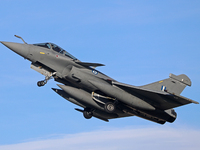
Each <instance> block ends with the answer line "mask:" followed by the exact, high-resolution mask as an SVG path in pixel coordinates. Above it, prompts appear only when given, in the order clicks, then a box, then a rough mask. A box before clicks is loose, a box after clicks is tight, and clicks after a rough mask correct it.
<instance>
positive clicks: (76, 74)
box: [1, 35, 199, 124]
mask: <svg viewBox="0 0 200 150" xmlns="http://www.w3.org/2000/svg"><path fill="white" fill-rule="evenodd" d="M15 36H16V37H18V38H20V39H22V38H21V37H20V36H17V35H15ZM22 41H23V44H21V43H13V42H2V41H1V43H2V44H3V45H5V46H6V47H8V48H9V49H11V50H12V51H14V52H15V53H17V54H19V55H20V56H22V57H24V58H25V59H28V60H29V61H31V68H32V69H34V70H35V71H37V72H39V73H41V74H43V75H44V76H45V79H44V80H41V81H38V82H37V85H38V86H39V87H42V86H44V85H45V84H47V82H48V81H49V80H50V79H54V80H55V81H56V82H59V84H57V85H58V87H59V88H52V90H53V91H55V92H56V93H57V94H59V95H60V96H62V97H63V98H65V99H66V100H68V101H70V102H72V103H74V104H76V105H78V106H80V107H82V109H81V108H80V107H79V108H75V110H77V111H79V112H81V113H83V116H84V117H85V118H86V119H90V118H92V117H96V118H98V119H101V120H104V121H109V119H114V118H121V117H128V116H138V117H141V118H144V119H147V120H150V121H153V122H156V123H159V124H164V123H166V122H170V123H172V122H174V121H175V119H176V117H177V113H176V112H175V110H174V109H173V108H175V107H179V106H182V105H186V104H189V103H195V104H199V103H198V102H196V101H194V100H191V99H189V98H186V97H183V96H181V95H180V94H181V92H182V91H183V90H184V88H185V87H186V86H191V80H190V79H189V78H188V77H187V76H186V75H184V74H181V75H174V74H170V75H169V78H167V79H164V80H159V81H158V82H154V83H151V84H147V85H144V86H132V85H128V84H124V83H121V82H118V81H116V80H114V79H112V78H110V77H108V76H107V75H105V74H103V73H101V72H100V71H98V70H96V69H95V68H96V67H100V66H104V65H103V64H100V63H89V62H82V61H80V60H79V59H77V58H76V57H74V56H73V55H71V54H70V53H68V52H67V51H65V50H64V49H62V48H61V47H59V46H58V45H56V44H53V43H49V42H47V43H39V44H27V43H26V42H25V41H24V40H23V39H22Z"/></svg>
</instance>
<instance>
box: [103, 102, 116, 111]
mask: <svg viewBox="0 0 200 150" xmlns="http://www.w3.org/2000/svg"><path fill="white" fill-rule="evenodd" d="M104 110H105V111H106V112H108V113H114V111H115V110H116V102H114V103H113V102H107V103H105V105H104Z"/></svg>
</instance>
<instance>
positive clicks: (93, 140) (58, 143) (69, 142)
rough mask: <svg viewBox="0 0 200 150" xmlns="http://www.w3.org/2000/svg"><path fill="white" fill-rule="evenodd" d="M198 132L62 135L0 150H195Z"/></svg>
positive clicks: (144, 130)
mask: <svg viewBox="0 0 200 150" xmlns="http://www.w3.org/2000/svg"><path fill="white" fill-rule="evenodd" d="M199 139H200V130H194V129H190V128H181V129H180V128H169V127H166V126H162V127H159V128H158V127H157V128H155V127H151V128H127V129H114V130H109V131H105V130H102V131H93V132H85V133H77V134H70V135H62V136H59V137H57V138H56V139H45V140H37V141H31V142H25V143H19V144H13V145H2V146H0V149H2V150H54V149H56V150H65V149H67V150H71V149H81V150H90V149H91V150H94V149H95V150H100V149H104V150H116V149H126V150H128V149H162V150H169V149H176V150H179V149H181V150H187V149H192V150H195V149H199V147H200V143H199Z"/></svg>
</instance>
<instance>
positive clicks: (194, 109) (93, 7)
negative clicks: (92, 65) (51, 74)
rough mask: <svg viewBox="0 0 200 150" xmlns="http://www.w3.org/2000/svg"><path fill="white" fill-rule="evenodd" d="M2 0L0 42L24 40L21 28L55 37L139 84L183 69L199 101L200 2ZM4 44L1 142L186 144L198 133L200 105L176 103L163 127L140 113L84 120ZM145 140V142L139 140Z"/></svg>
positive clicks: (28, 34)
mask: <svg viewBox="0 0 200 150" xmlns="http://www.w3.org/2000/svg"><path fill="white" fill-rule="evenodd" d="M0 2H1V9H0V14H1V17H0V41H11V42H21V41H20V40H19V39H17V38H15V37H14V35H15V34H17V35H20V36H22V37H23V38H24V40H25V41H26V42H27V43H30V44H33V43H40V42H53V43H56V44H57V45H59V46H61V47H62V48H64V49H65V50H67V51H68V52H70V53H71V54H72V55H74V56H75V57H77V58H78V59H80V60H81V61H86V62H97V63H103V64H105V65H106V66H104V67H99V68H98V70H100V71H102V72H103V73H105V74H107V75H109V76H111V77H112V78H114V79H116V80H118V81H120V82H123V83H127V84H131V85H136V86H139V85H144V84H148V83H151V82H154V81H158V80H161V79H164V78H168V76H169V73H173V74H176V75H179V74H186V75H187V76H188V77H189V78H190V79H191V81H192V86H191V87H186V89H185V90H184V91H183V93H182V94H181V95H183V96H185V97H188V98H191V99H193V100H196V101H199V102H200V95H199V85H200V78H199V76H200V69H199V66H200V59H199V56H200V51H199V47H200V38H199V37H200V28H199V27H200V19H199V18H200V9H199V8H200V2H199V1H196V0H192V1H189V0H175V1H172V0H168V1H165V0H164V1H154V0H153V1H147V0H141V1H135V0H126V1H122V0H110V1H105V0H102V1H92V0H88V1H81V0H77V1H70V0H66V1H64V0H60V1H54V0H50V1H47V0H43V1H37V0H34V1H33V0H29V1H25V0H18V1H14V0H6V1H3V0H1V1H0ZM0 50H1V65H0V69H1V74H0V78H1V83H0V85H1V86H0V90H1V94H0V120H1V121H0V149H27V147H26V146H27V145H38V147H34V146H32V147H31V148H32V149H34V150H35V149H53V148H52V147H57V148H58V149H64V148H63V147H68V148H69V149H70V148H71V149H78V148H80V147H78V146H77V145H79V146H82V148H83V149H92V148H93V146H94V145H93V144H92V143H91V141H93V142H94V143H95V145H96V147H97V146H99V147H100V145H104V144H105V145H104V146H105V147H103V148H104V149H121V148H122V147H124V146H130V147H129V149H131V146H135V147H138V148H149V147H154V148H160V147H161V145H162V144H163V145H166V148H169V147H168V146H169V145H170V146H171V147H170V148H173V147H174V149H177V148H179V149H182V148H183V147H185V148H186V149H187V148H188V147H190V146H191V145H192V143H193V140H194V139H195V138H198V139H199V138H200V119H199V115H200V111H199V107H200V105H195V104H189V105H186V106H182V107H180V108H176V112H177V113H178V118H177V120H176V121H175V122H174V123H172V124H170V123H166V124H165V125H163V126H161V125H158V124H155V123H153V122H149V121H146V120H144V119H140V118H138V117H128V118H122V119H116V120H110V122H109V123H106V122H103V121H101V120H98V119H95V118H92V119H91V120H86V119H84V118H83V116H82V114H81V113H79V112H77V111H75V110H74V108H78V106H75V105H74V104H71V103H70V102H68V101H66V100H65V99H63V98H62V97H59V95H57V94H56V93H55V92H53V91H52V90H51V88H52V87H54V88H56V87H57V86H56V83H55V82H54V81H53V80H51V81H50V82H49V83H48V84H47V85H46V86H44V87H41V88H39V87H37V85H36V83H37V81H39V80H42V79H44V77H43V76H42V75H40V74H39V73H37V72H35V71H34V70H32V69H31V68H30V62H28V61H27V60H24V59H23V58H21V57H20V56H18V55H16V54H15V53H13V52H12V51H10V50H9V49H7V48H6V47H4V46H3V45H2V44H1V45H0ZM166 131H168V132H166ZM108 135H109V136H108ZM112 135H113V136H112ZM152 136H153V137H154V138H153V139H151V137H152ZM163 136H165V138H162V137H163ZM83 137H88V138H85V140H84V138H83ZM116 137H118V138H116ZM186 137H187V138H186ZM177 138H178V139H179V140H177ZM80 141H85V142H82V143H80ZM108 141H111V143H110V144H108V143H109V142H108ZM125 141H128V142H125ZM131 141H135V142H134V143H132V142H131ZM152 141H156V142H155V143H154V144H155V145H152V144H150V143H151V142H152ZM157 141H159V142H157ZM166 141H167V142H166ZM173 141H174V142H173ZM183 141H187V142H188V143H187V142H185V143H184V142H183ZM143 142H145V143H147V144H145V145H144V147H141V143H143ZM84 143H85V144H84ZM184 144H186V145H184ZM40 145H41V147H40ZM58 145H60V146H58ZM167 145H168V146H167ZM90 146H91V147H90ZM175 146H176V147H175ZM193 146H194V147H193V149H197V148H198V147H199V146H200V144H199V143H198V142H195V144H194V145H193ZM29 148H30V147H29ZM127 149H128V147H127Z"/></svg>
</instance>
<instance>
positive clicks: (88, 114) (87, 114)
mask: <svg viewBox="0 0 200 150" xmlns="http://www.w3.org/2000/svg"><path fill="white" fill-rule="evenodd" d="M92 115H93V113H92V110H91V109H90V108H85V109H84V111H83V116H84V117H85V119H90V118H92Z"/></svg>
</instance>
